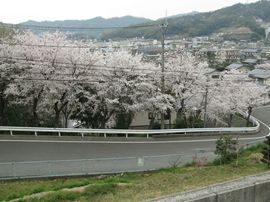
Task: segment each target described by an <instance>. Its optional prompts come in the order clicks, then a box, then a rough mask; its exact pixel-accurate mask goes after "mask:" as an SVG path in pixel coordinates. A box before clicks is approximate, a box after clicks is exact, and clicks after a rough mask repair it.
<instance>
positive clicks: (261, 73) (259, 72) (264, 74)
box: [248, 69, 270, 79]
mask: <svg viewBox="0 0 270 202" xmlns="http://www.w3.org/2000/svg"><path fill="white" fill-rule="evenodd" d="M248 75H249V77H251V78H259V79H267V78H270V70H265V69H254V70H252V71H250V72H249V73H248Z"/></svg>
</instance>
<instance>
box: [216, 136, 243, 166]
mask: <svg viewBox="0 0 270 202" xmlns="http://www.w3.org/2000/svg"><path fill="white" fill-rule="evenodd" d="M237 147H238V141H237V140H234V139H232V137H230V136H225V137H221V138H220V139H219V140H217V142H216V151H215V154H217V155H218V156H219V159H218V160H219V162H220V164H226V163H229V162H231V161H232V160H234V159H236V157H237Z"/></svg>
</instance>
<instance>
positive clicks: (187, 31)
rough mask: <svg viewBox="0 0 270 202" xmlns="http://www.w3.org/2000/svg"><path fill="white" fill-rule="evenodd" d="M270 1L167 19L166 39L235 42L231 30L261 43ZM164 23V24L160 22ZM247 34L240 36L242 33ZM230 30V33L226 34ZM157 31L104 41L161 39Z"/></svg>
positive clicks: (269, 17)
mask: <svg viewBox="0 0 270 202" xmlns="http://www.w3.org/2000/svg"><path fill="white" fill-rule="evenodd" d="M269 11H270V1H266V0H263V1H259V2H256V3H252V4H236V5H233V6H230V7H226V8H223V9H219V10H216V11H213V12H207V13H198V14H194V15H188V16H179V17H174V18H169V19H168V29H167V35H168V36H174V35H183V36H191V37H194V36H203V35H209V34H212V33H218V32H221V31H223V32H224V31H225V33H230V34H228V36H227V37H228V38H230V37H231V38H232V39H234V33H231V32H228V30H237V32H236V33H235V35H236V36H237V37H240V38H241V34H242V35H244V38H248V39H254V40H257V39H262V38H264V36H265V29H264V28H262V25H263V24H264V23H267V22H270V12H269ZM157 23H161V20H159V21H157ZM238 28H241V30H248V32H247V33H245V32H243V33H240V34H239V29H238ZM226 29H228V30H226ZM157 30H158V27H157V28H138V29H136V30H135V29H132V30H127V31H125V30H117V31H112V32H110V33H106V34H103V36H102V39H109V38H110V39H119V38H131V37H135V36H136V37H145V38H159V37H160V33H159V32H157Z"/></svg>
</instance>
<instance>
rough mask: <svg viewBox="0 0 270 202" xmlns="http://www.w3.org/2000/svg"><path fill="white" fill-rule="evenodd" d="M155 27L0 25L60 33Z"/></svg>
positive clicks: (147, 25)
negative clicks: (57, 31) (60, 31)
mask: <svg viewBox="0 0 270 202" xmlns="http://www.w3.org/2000/svg"><path fill="white" fill-rule="evenodd" d="M157 26H158V24H146V25H131V26H108V27H94V26H93V27H74V26H72V27H71V26H41V25H22V24H1V25H0V27H8V28H28V29H33V30H62V31H77V30H88V31H90V30H94V31H95V30H111V29H136V28H145V27H157Z"/></svg>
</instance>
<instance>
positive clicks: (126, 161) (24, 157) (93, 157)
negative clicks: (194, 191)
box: [0, 106, 270, 179]
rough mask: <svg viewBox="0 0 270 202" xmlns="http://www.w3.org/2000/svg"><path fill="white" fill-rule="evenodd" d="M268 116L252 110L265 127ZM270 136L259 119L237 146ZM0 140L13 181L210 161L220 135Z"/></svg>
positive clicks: (0, 170)
mask: <svg viewBox="0 0 270 202" xmlns="http://www.w3.org/2000/svg"><path fill="white" fill-rule="evenodd" d="M268 114H270V106H268V107H263V108H259V109H256V110H255V111H254V116H255V117H256V118H257V119H259V120H261V121H262V122H265V124H267V125H268V124H270V120H269V118H268ZM268 134H269V127H267V126H265V125H264V124H263V123H261V130H260V132H259V133H258V134H256V135H247V134H242V135H239V140H240V144H241V145H242V146H244V145H246V144H252V143H254V142H258V141H262V140H263V139H264V138H263V137H264V136H265V135H268ZM1 138H2V139H0V179H1V178H2V179H12V178H18V177H19V178H30V177H48V176H66V175H84V174H102V173H119V172H128V171H146V170H151V169H158V168H162V167H170V166H173V165H175V164H177V165H179V164H185V163H187V162H191V161H192V160H193V158H194V157H198V158H201V157H207V158H208V160H212V159H213V158H214V157H215V155H214V153H213V151H214V150H215V141H216V140H217V139H218V138H219V136H217V135H211V136H210V135H209V136H201V137H198V136H188V137H178V138H167V139H166V140H164V138H151V139H150V140H147V141H145V142H138V141H137V142H132V141H122V142H109V141H108V142H105V141H99V142H97V141H96V142H94V141H86V140H77V141H70V140H68V141H65V138H64V137H61V138H60V141H59V140H58V141H56V140H38V139H34V140H16V139H14V137H9V138H8V139H6V140H5V139H3V137H1ZM4 138H5V137H4ZM15 138H16V137H15ZM171 154H176V155H171Z"/></svg>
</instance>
